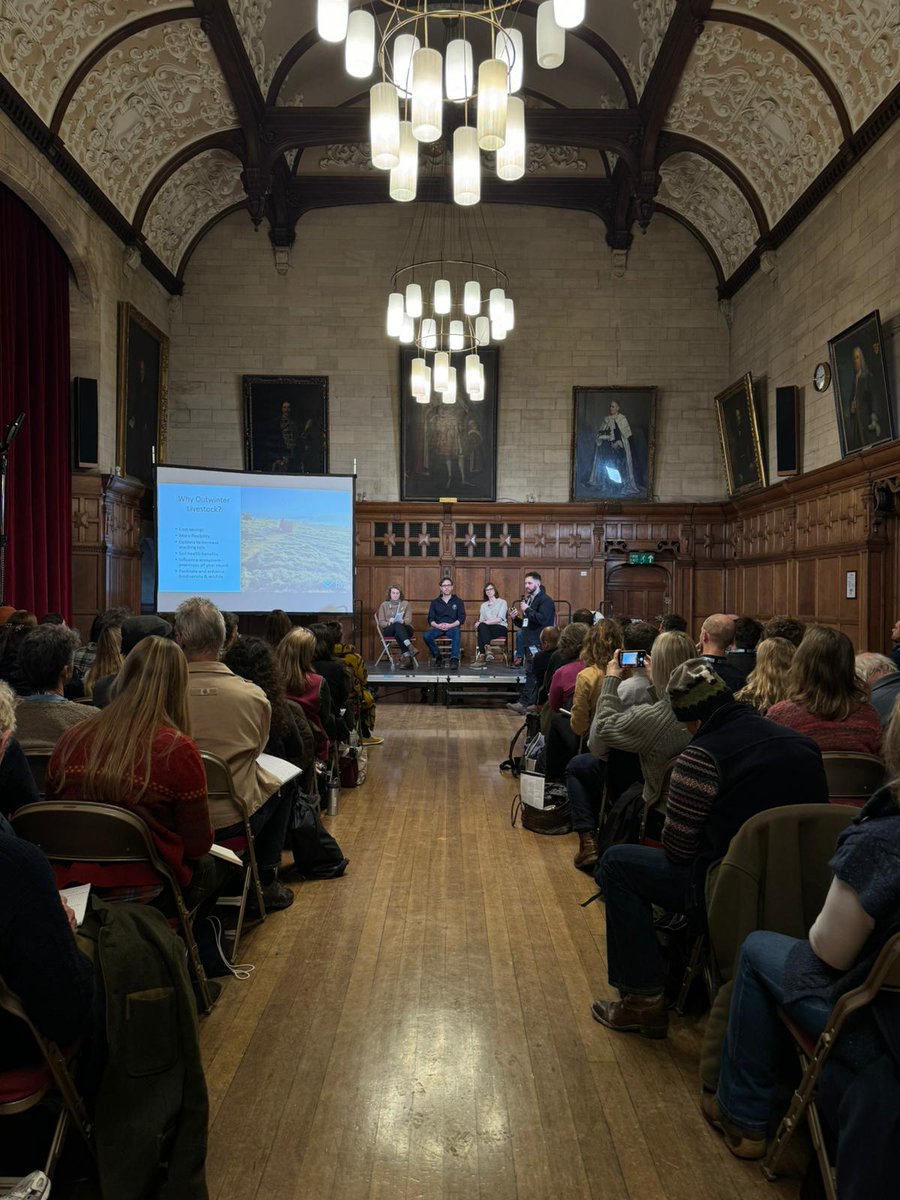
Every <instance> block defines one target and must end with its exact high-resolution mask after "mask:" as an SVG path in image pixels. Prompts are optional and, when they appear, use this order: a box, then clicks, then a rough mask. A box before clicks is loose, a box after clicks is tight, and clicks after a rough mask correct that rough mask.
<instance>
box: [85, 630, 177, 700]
mask: <svg viewBox="0 0 900 1200" xmlns="http://www.w3.org/2000/svg"><path fill="white" fill-rule="evenodd" d="M171 636H172V625H171V623H170V622H169V621H167V620H165V618H163V617H160V616H156V615H153V614H148V615H147V616H142V617H126V618H125V620H124V621H123V622H122V656H123V658H127V657H128V655H129V654H130V653H131V651H132V650H133V649H134V648H135V646H137V645H138V643H139V642H141V641H143V639H144V638H148V637H161V638H170V637H171ZM116 678H117V677H116V676H115V675H102V676H101V677H100V678H99V679H98V680H97V681H96V682H95V683H94V686H93V688H92V690H91V703H92V704H93V705H94V707H95V708H105V707H106V706H107V704H109V702H110V700H111V699H112V689H113V684H114V683H115V681H116Z"/></svg>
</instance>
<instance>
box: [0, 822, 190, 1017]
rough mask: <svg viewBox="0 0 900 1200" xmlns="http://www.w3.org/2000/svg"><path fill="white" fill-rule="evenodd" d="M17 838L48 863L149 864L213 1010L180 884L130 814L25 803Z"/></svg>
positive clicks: (146, 833)
mask: <svg viewBox="0 0 900 1200" xmlns="http://www.w3.org/2000/svg"><path fill="white" fill-rule="evenodd" d="M12 823H13V828H14V829H15V831H16V833H17V834H18V835H19V837H22V838H24V839H25V840H26V841H28V842H32V843H33V844H34V845H35V846H39V847H40V848H41V850H43V852H44V854H46V856H47V858H49V859H50V861H51V862H65V863H98V864H104V863H149V864H150V866H151V867H152V868H153V870H154V871H155V872H156V874H157V875H158V876H159V877H160V880H161V881H162V882H163V883H164V884H165V885H166V886H167V887H168V889H169V891H170V892H171V893H172V900H173V902H174V904H175V910H176V912H177V914H178V923H179V925H180V927H181V936H182V939H183V940H184V944H185V946H186V947H187V952H188V961H189V962H190V965H191V970H192V971H193V973H194V978H195V980H196V981H197V988H198V990H199V992H200V999H201V1003H202V1006H203V1010H204V1012H209V1011H210V1010H211V1009H212V1005H213V1002H212V998H211V996H210V993H209V987H208V986H207V982H206V972H205V971H204V970H203V964H202V963H201V961H200V952H199V950H198V949H197V942H196V940H195V938H194V931H193V929H192V927H191V914H190V913H189V912H188V910H187V906H186V905H185V903H184V897H183V896H182V894H181V888H180V887H179V886H178V880H177V879H176V878H175V876H174V875H173V874H172V869H171V867H169V866H168V865H167V864H166V863H164V862H163V860H162V859H161V858H160V857H159V853H158V852H157V849H156V845H155V843H154V841H153V837H152V835H151V833H150V830H149V829H148V828H147V826H146V825H145V824H144V822H143V821H142V820H141V819H140V817H138V816H136V815H135V814H134V813H133V812H129V811H128V809H126V808H119V807H117V806H116V805H114V804H93V803H89V802H88V801H80V800H79V801H75V802H73V801H68V802H64V801H58V800H42V801H41V802H40V803H39V804H26V805H25V806H24V807H23V808H20V809H19V810H18V811H17V812H16V813H15V815H14V816H13V818H12Z"/></svg>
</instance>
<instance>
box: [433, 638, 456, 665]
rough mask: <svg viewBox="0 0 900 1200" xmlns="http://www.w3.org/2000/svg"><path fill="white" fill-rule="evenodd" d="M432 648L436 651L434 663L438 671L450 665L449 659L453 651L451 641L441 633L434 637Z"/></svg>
mask: <svg viewBox="0 0 900 1200" xmlns="http://www.w3.org/2000/svg"><path fill="white" fill-rule="evenodd" d="M434 648H435V649H436V650H437V652H438V660H437V663H436V664H435V665H436V666H437V669H438V670H439V671H443V670H446V669H447V668H448V667H449V666H450V659H451V657H452V653H453V642H452V640H451V639H450V638H449V637H448V636H447V635H446V633H442V634H441V636H440V637H438V638H435V639H434Z"/></svg>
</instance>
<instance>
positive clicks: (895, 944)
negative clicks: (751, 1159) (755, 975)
mask: <svg viewBox="0 0 900 1200" xmlns="http://www.w3.org/2000/svg"><path fill="white" fill-rule="evenodd" d="M882 988H884V989H886V990H889V991H894V992H896V991H900V933H895V934H894V936H893V937H892V938H890V939H889V940H888V941H887V942H885V944H884V945H883V946H882V947H881V953H880V954H879V955H878V958H877V959H876V960H875V964H874V966H873V967H872V970H871V971H870V972H869V974H868V977H867V978H866V980H865V982H864V983H862V984H860V986H859V987H857V988H854V989H853V991H851V992H846V993H845V994H844V995H843V996H841V998H840V999H839V1000H838V1002H837V1003H836V1004H835V1006H834V1008H833V1009H832V1010H831V1013H830V1014H829V1017H828V1024H827V1025H826V1026H825V1028H824V1029H823V1030H822V1033H821V1035H820V1036H819V1040H818V1041H817V1042H813V1040H812V1038H810V1037H809V1035H808V1034H807V1033H805V1032H804V1031H803V1030H802V1029H801V1028H800V1027H799V1026H798V1025H796V1024H795V1023H794V1022H793V1021H792V1020H791V1018H790V1017H789V1016H788V1014H787V1013H786V1012H785V1011H784V1010H783V1009H779V1010H778V1015H779V1017H780V1018H781V1020H782V1022H783V1023H784V1025H785V1026H786V1027H787V1030H788V1032H789V1033H790V1035H791V1037H792V1038H793V1039H794V1045H795V1048H796V1050H797V1055H798V1057H799V1059H800V1066H801V1068H802V1070H803V1078H802V1079H801V1080H800V1082H799V1084H798V1085H797V1087H796V1089H795V1091H794V1095H793V1097H792V1098H791V1103H790V1107H789V1108H788V1111H787V1112H786V1113H785V1115H784V1118H783V1120H782V1122H781V1124H780V1125H779V1126H778V1132H777V1133H776V1134H775V1140H774V1141H773V1142H772V1145H771V1147H770V1149H769V1153H768V1154H767V1155H766V1157H765V1159H764V1160H763V1163H762V1169H763V1174H764V1175H765V1177H766V1179H769V1180H774V1179H775V1178H777V1174H778V1164H779V1163H780V1162H781V1158H782V1155H783V1154H784V1151H785V1148H786V1146H787V1144H788V1142H789V1141H790V1140H791V1138H792V1137H793V1135H794V1131H795V1130H796V1128H797V1126H798V1124H799V1123H800V1120H801V1118H802V1117H803V1115H804V1114H806V1119H807V1121H808V1123H809V1128H810V1133H811V1134H812V1140H813V1146H814V1147H815V1151H816V1158H817V1159H818V1162H819V1170H820V1171H821V1173H822V1183H823V1184H824V1187H825V1195H826V1197H827V1200H837V1185H836V1181H835V1173H834V1168H833V1167H832V1166H831V1163H830V1162H829V1161H828V1154H827V1152H826V1149H825V1142H824V1139H823V1136H822V1122H821V1119H820V1117H819V1113H818V1110H817V1108H816V1099H815V1089H816V1084H817V1083H818V1081H819V1075H820V1074H821V1071H822V1068H823V1067H824V1066H825V1063H826V1062H827V1061H828V1058H829V1055H830V1054H831V1052H832V1050H833V1049H834V1046H835V1042H836V1041H837V1040H838V1038H839V1037H840V1034H841V1030H842V1029H843V1027H844V1025H845V1023H846V1021H847V1018H848V1017H850V1016H852V1014H853V1013H855V1012H858V1011H859V1009H861V1008H865V1007H866V1005H868V1004H871V1003H872V1001H873V1000H874V999H875V997H876V996H877V995H878V993H879V992H880V991H881V990H882Z"/></svg>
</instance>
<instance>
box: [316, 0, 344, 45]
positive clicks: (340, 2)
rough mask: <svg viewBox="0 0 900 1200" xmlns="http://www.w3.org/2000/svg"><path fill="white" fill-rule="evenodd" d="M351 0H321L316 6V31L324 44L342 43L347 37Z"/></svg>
mask: <svg viewBox="0 0 900 1200" xmlns="http://www.w3.org/2000/svg"><path fill="white" fill-rule="evenodd" d="M349 15H350V4H349V0H319V2H318V4H317V5H316V29H317V31H318V34H319V37H320V38H321V39H322V41H323V42H342V41H343V40H344V38H345V37H346V36H347V18H348V17H349Z"/></svg>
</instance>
